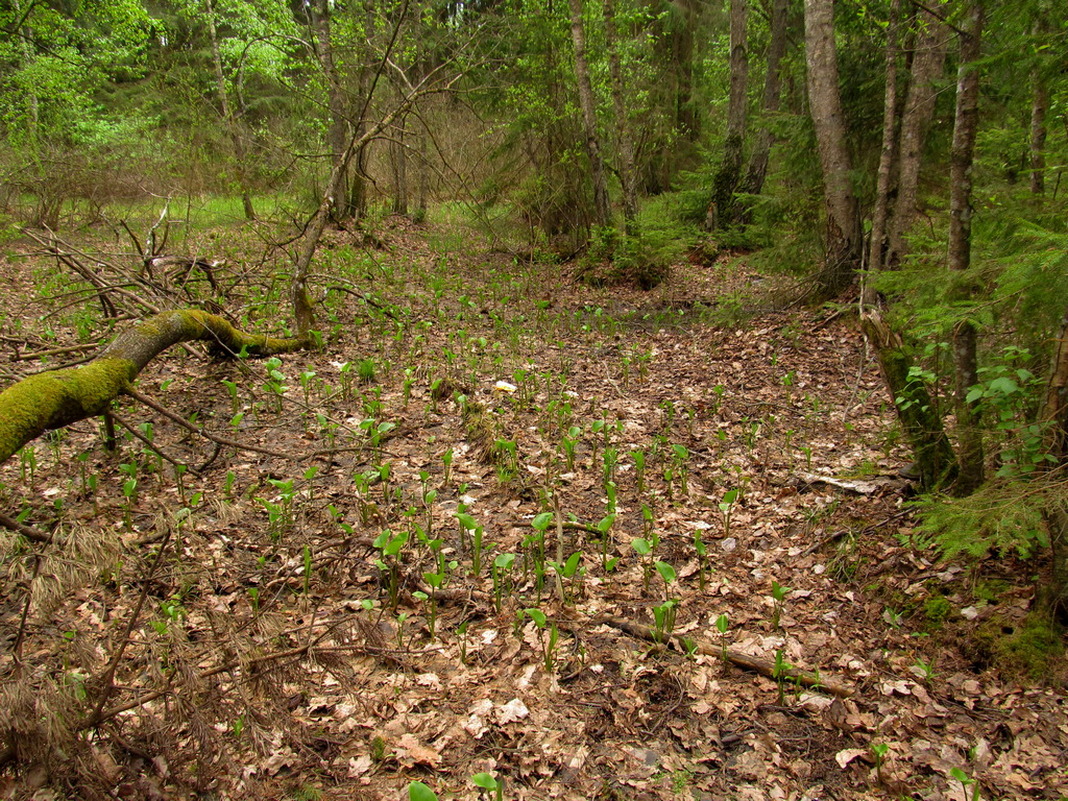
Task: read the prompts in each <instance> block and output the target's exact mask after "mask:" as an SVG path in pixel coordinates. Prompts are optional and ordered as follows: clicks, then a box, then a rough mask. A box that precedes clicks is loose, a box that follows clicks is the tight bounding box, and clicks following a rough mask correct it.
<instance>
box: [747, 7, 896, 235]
mask: <svg viewBox="0 0 1068 801" xmlns="http://www.w3.org/2000/svg"><path fill="white" fill-rule="evenodd" d="M895 1H896V2H900V0H895ZM787 6H788V3H787V0H772V1H771V20H770V26H771V30H770V34H771V39H770V41H769V43H768V58H767V73H766V74H765V76H764V97H763V101H762V102H763V112H764V121H763V123H762V124H761V127H760V131H759V132H758V133H757V137H756V145H755V146H754V148H753V155H752V157H751V158H750V160H749V170H748V172H747V173H746V176H745V182H744V183H743V185H742V186H743V189H744V191H745V192H746V194H750V195H759V194H760V193H761V192H763V191H764V180H765V179H766V178H767V175H768V161H769V159H770V158H771V146H772V144H774V136H773V135H772V133H771V128H770V127H768V124H767V121H768V118H769V117H771V116H772V115H774V114H775V113H776V112H777V111H778V110H779V105H780V103H781V102H782V59H783V56H785V55H786V20H787V16H786V12H787ZM743 217H744V218H745V219H744V221H745V222H748V221H749V210H748V209H746V210H745V211H744V212H743Z"/></svg>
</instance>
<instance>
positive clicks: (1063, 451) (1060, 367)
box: [1039, 312, 1068, 623]
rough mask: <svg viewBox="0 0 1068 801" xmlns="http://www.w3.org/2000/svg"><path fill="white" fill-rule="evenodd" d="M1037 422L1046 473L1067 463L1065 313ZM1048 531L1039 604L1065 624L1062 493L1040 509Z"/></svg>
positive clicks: (1066, 537) (1067, 581)
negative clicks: (1041, 427)
mask: <svg viewBox="0 0 1068 801" xmlns="http://www.w3.org/2000/svg"><path fill="white" fill-rule="evenodd" d="M1040 419H1041V421H1042V422H1043V423H1044V424H1045V426H1046V429H1045V431H1046V452H1047V453H1049V455H1050V456H1052V457H1053V459H1054V461H1053V462H1052V463H1051V464H1050V465H1049V467H1048V469H1047V470H1048V472H1052V471H1054V470H1059V469H1063V467H1064V466H1065V465H1066V464H1068V312H1065V314H1064V316H1063V317H1062V318H1061V328H1060V332H1059V334H1058V336H1057V340H1056V342H1055V343H1054V347H1053V358H1052V367H1051V369H1050V378H1049V383H1048V384H1047V385H1046V401H1045V404H1044V406H1043V409H1042V415H1041V418H1040ZM1043 518H1044V520H1045V523H1046V530H1047V532H1048V533H1049V544H1050V552H1051V556H1052V560H1051V566H1050V583H1049V586H1048V587H1047V588H1044V590H1043V591H1042V592H1040V593H1039V595H1040V597H1041V599H1042V603H1043V605H1044V606H1045V607H1046V608H1047V609H1048V610H1049V611H1050V612H1051V613H1052V614H1053V615H1055V616H1057V617H1058V618H1059V619H1060V620H1061V622H1064V623H1068V506H1066V501H1065V498H1064V494H1063V492H1060V493H1058V492H1057V491H1056V490H1053V491H1051V492H1050V496H1049V498H1048V500H1047V501H1046V508H1045V509H1044V511H1043Z"/></svg>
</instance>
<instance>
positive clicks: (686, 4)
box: [671, 0, 701, 142]
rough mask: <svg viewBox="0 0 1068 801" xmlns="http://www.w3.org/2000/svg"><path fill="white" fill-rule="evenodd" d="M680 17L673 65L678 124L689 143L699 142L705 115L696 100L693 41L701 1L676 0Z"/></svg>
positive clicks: (673, 34)
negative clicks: (694, 97)
mask: <svg viewBox="0 0 1068 801" xmlns="http://www.w3.org/2000/svg"><path fill="white" fill-rule="evenodd" d="M676 6H677V7H678V14H679V19H678V21H677V23H676V26H675V28H674V30H673V31H672V51H673V53H672V55H673V58H672V61H671V67H672V69H673V70H674V74H675V81H674V83H675V104H674V105H675V127H676V128H677V129H678V131H679V133H680V134H681V135H682V138H683V139H684V140H685V141H687V142H696V141H697V138H698V136H699V135H700V133H701V118H700V116H699V115H698V113H697V108H696V106H695V105H694V100H693V50H694V47H693V42H694V31H695V30H696V28H697V18H698V13H699V9H700V0H676Z"/></svg>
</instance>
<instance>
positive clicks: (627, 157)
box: [604, 0, 638, 236]
mask: <svg viewBox="0 0 1068 801" xmlns="http://www.w3.org/2000/svg"><path fill="white" fill-rule="evenodd" d="M604 36H605V46H606V49H607V50H608V70H609V77H610V80H611V82H612V111H613V114H614V115H615V118H616V119H615V123H616V125H615V127H616V149H617V152H618V156H619V183H620V186H621V188H622V192H623V226H624V230H625V231H626V232H627V234H628V235H630V236H633V235H634V234H635V233H636V230H635V220H636V219H637V217H638V177H637V175H636V174H635V172H634V140H633V138H632V137H631V133H630V117H629V116H628V114H627V105H626V101H625V100H624V98H625V96H626V95H625V91H624V89H625V87H624V85H623V67H622V65H621V64H620V59H619V37H618V34H617V31H616V4H615V0H604Z"/></svg>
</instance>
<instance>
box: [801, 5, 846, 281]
mask: <svg viewBox="0 0 1068 801" xmlns="http://www.w3.org/2000/svg"><path fill="white" fill-rule="evenodd" d="M805 64H806V67H807V70H806V72H807V85H808V98H809V107H810V112H811V115H812V124H813V127H814V129H815V133H816V149H817V150H818V151H819V158H820V168H821V170H822V173H823V194H824V204H825V207H826V216H827V219H826V233H825V236H824V243H825V244H824V265H823V267H822V269H821V270H820V273H819V275H818V276H817V279H816V292H815V294H816V296H817V297H824V298H826V297H833V296H834V295H837V294H838V293H839V292H841V291H842V290H843V289H845V288H846V287H847V286H849V285H850V284H851V283H852V282H853V278H854V275H855V272H856V268H857V266H858V264H859V262H860V216H859V209H858V206H857V199H856V194H855V193H854V191H853V184H852V179H851V172H852V169H853V166H852V160H851V159H850V156H849V150H848V148H847V147H846V137H845V120H844V117H843V114H842V102H841V96H840V94H839V90H838V56H837V51H836V48H835V43H834V2H833V0H805Z"/></svg>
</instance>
